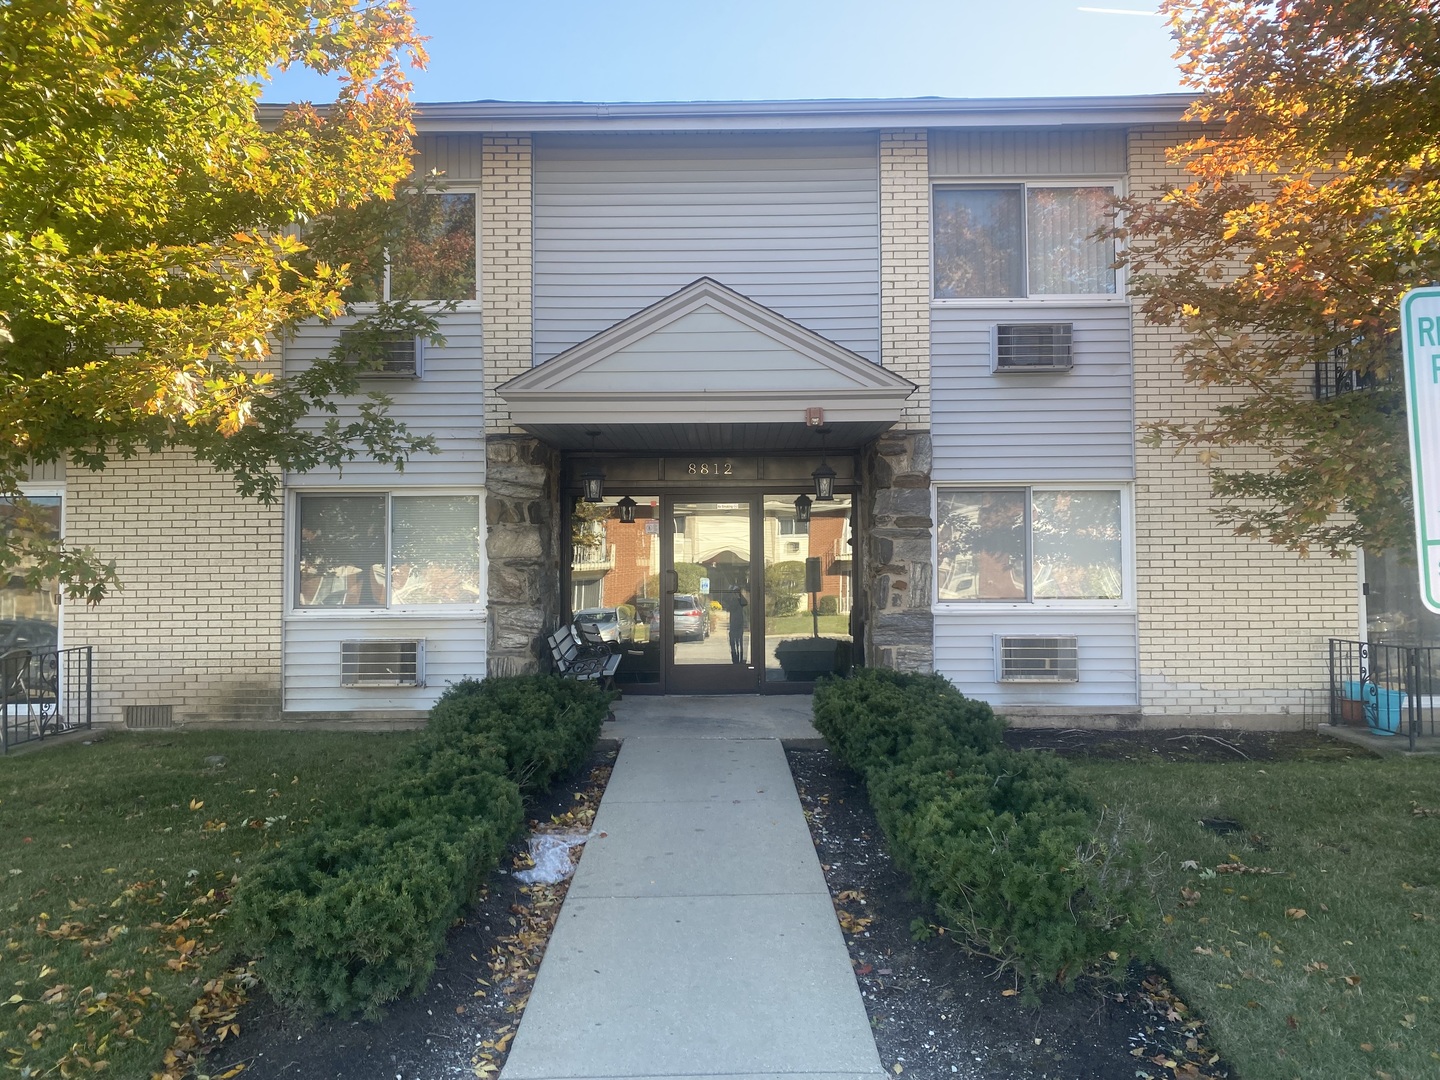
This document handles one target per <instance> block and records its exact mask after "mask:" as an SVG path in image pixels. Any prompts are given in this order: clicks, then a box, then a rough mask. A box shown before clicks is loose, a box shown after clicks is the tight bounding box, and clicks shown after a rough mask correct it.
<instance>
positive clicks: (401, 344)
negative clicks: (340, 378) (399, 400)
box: [359, 337, 425, 379]
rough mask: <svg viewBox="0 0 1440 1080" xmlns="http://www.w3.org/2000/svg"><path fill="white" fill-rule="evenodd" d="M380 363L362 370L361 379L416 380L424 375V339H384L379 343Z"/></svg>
mask: <svg viewBox="0 0 1440 1080" xmlns="http://www.w3.org/2000/svg"><path fill="white" fill-rule="evenodd" d="M380 348H381V356H380V363H379V365H378V366H376V367H366V368H365V369H364V370H362V371H361V372H360V373H359V374H360V378H362V379H418V378H420V377H421V376H423V375H424V374H425V339H424V338H422V337H393V338H385V339H384V340H383V341H382V342H381V343H380Z"/></svg>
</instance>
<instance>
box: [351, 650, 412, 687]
mask: <svg viewBox="0 0 1440 1080" xmlns="http://www.w3.org/2000/svg"><path fill="white" fill-rule="evenodd" d="M340 684H341V685H342V686H424V685H425V642H423V641H344V642H341V643H340Z"/></svg>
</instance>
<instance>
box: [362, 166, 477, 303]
mask: <svg viewBox="0 0 1440 1080" xmlns="http://www.w3.org/2000/svg"><path fill="white" fill-rule="evenodd" d="M397 198H398V199H400V200H402V201H403V202H404V203H405V214H404V222H403V226H402V229H401V233H400V236H399V238H398V239H397V240H394V241H392V242H391V243H390V244H389V246H388V248H387V249H386V250H385V255H384V258H383V259H376V264H379V265H383V266H384V270H383V271H382V272H381V273H380V274H379V275H378V276H376V277H375V278H374V279H372V280H368V281H356V282H354V283H353V284H352V285H351V286H350V288H348V289H347V290H346V292H345V299H346V300H350V301H355V302H360V303H363V302H366V301H371V302H373V301H377V300H382V301H392V300H419V301H424V300H474V299H475V278H476V273H475V265H476V264H475V252H476V243H475V240H476V232H475V227H476V226H475V204H476V196H475V193H474V192H473V191H445V192H426V193H424V194H415V193H411V194H408V195H405V194H402V195H399V196H397ZM372 250H375V249H372Z"/></svg>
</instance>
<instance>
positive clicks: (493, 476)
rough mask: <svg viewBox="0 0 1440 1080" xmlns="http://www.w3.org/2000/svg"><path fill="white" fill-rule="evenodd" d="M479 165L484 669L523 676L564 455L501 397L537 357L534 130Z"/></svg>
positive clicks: (546, 572) (544, 587)
mask: <svg viewBox="0 0 1440 1080" xmlns="http://www.w3.org/2000/svg"><path fill="white" fill-rule="evenodd" d="M481 162H482V166H481V186H480V298H481V302H482V304H483V318H484V321H485V525H486V530H485V532H486V536H485V553H486V560H487V566H488V570H489V574H488V579H487V580H488V583H489V585H488V593H489V595H488V602H489V603H488V610H489V621H488V625H489V631H488V639H489V640H488V647H487V650H486V666H487V669H488V671H489V673H490V674H491V675H522V674H531V673H534V672H537V671H541V670H544V666H545V663H546V661H545V658H544V657H543V656H542V655H541V639H542V637H543V636H544V634H545V632H546V631H547V630H548V629H550V628H551V627H553V626H554V625H555V624H556V622H557V620H558V618H559V612H560V492H559V477H560V455H559V453H558V452H557V451H556V450H554V449H553V448H551V447H548V446H546V445H545V444H543V443H541V442H540V441H539V440H538V439H534V438H532V437H530V436H529V435H526V434H524V433H523V432H521V431H519V429H517V428H516V427H515V426H514V425H513V424H512V423H511V422H510V414H509V411H508V410H507V409H506V407H505V402H504V401H503V400H501V398H500V396H499V395H498V394H497V393H496V388H497V387H498V386H500V384H501V383H504V382H506V381H507V380H509V379H513V378H514V377H515V376H517V375H520V374H523V373H524V372H526V371H529V370H530V365H531V363H532V341H533V312H532V305H531V281H532V265H533V264H532V258H531V252H532V237H533V229H532V212H531V187H532V177H533V169H532V158H531V142H530V136H528V135H494V136H490V135H487V136H485V139H484V142H483V145H482V153H481Z"/></svg>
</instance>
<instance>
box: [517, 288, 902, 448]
mask: <svg viewBox="0 0 1440 1080" xmlns="http://www.w3.org/2000/svg"><path fill="white" fill-rule="evenodd" d="M914 389H915V387H914V384H913V383H910V382H909V381H907V380H905V379H902V378H900V377H899V376H898V375H895V374H894V373H893V372H890V371H886V370H885V369H884V368H882V367H881V366H880V365H879V364H876V363H873V362H871V361H870V360H868V359H866V358H865V357H863V356H860V355H859V354H857V353H853V352H851V351H850V350H848V349H846V348H844V347H842V346H840V345H837V344H835V343H834V342H833V341H830V340H828V339H827V338H824V337H821V336H820V335H819V334H816V333H815V332H813V331H811V330H808V329H806V328H805V327H803V326H801V325H799V324H798V323H795V322H793V321H791V320H790V319H787V318H785V317H784V316H782V315H780V314H778V313H776V312H774V311H772V310H770V309H769V308H766V307H764V306H763V305H761V304H757V303H756V302H755V301H753V300H750V299H749V298H748V297H745V296H742V295H741V294H739V293H737V292H735V291H734V290H732V289H729V288H726V287H725V286H724V285H721V284H720V283H719V282H717V281H714V280H712V279H710V278H701V279H700V280H698V281H695V282H693V283H691V284H690V285H687V286H686V287H685V288H683V289H681V290H680V291H679V292H676V293H674V294H673V295H671V296H668V297H666V298H665V299H663V300H661V301H659V302H658V303H656V304H653V305H652V306H650V307H648V308H645V309H644V310H643V311H640V312H637V313H636V314H634V315H632V316H630V317H629V318H627V319H624V320H622V321H621V322H619V323H616V324H615V325H614V326H612V327H610V328H609V329H608V330H604V331H602V332H600V333H599V334H596V335H595V336H594V337H592V338H589V339H588V340H586V341H582V342H581V343H580V344H578V345H575V346H574V347H572V348H570V349H568V350H566V351H565V352H563V353H561V354H560V355H559V356H556V357H555V358H554V359H552V360H549V361H547V362H546V363H544V364H541V365H540V366H539V367H536V368H532V369H531V370H530V371H527V372H525V373H524V374H523V375H520V376H518V377H516V378H514V379H511V380H510V381H509V382H507V383H505V384H504V385H503V386H501V387H500V388H499V391H498V393H499V396H500V397H501V398H502V399H504V401H505V402H506V404H507V405H508V406H509V410H510V415H511V417H512V419H513V420H514V422H515V423H516V424H518V425H519V426H520V427H522V428H524V429H525V430H526V431H529V432H531V433H532V434H534V435H535V436H537V437H538V438H541V439H544V440H545V441H546V442H548V443H551V444H553V445H555V446H559V447H561V448H562V449H569V450H588V449H590V448H591V440H590V436H589V434H588V432H590V431H598V432H600V435H599V436H598V437H597V438H596V440H595V444H594V448H595V449H597V450H602V451H619V452H653V453H697V452H706V453H716V452H732V453H733V452H736V451H766V452H772V451H782V450H797V451H811V452H813V451H814V450H816V449H817V447H818V443H819V440H818V437H817V435H816V434H815V432H814V430H813V429H811V428H808V427H807V426H806V423H805V418H806V410H807V409H812V408H820V409H823V410H824V416H825V424H826V427H827V428H828V429H829V431H830V434H829V435H828V436H827V439H826V443H827V445H828V446H829V447H831V448H834V449H841V448H843V447H847V446H859V445H860V444H862V443H864V442H866V441H868V440H870V439H872V438H874V437H875V436H876V435H879V434H880V433H881V432H883V431H885V430H886V429H887V428H889V427H891V426H892V425H894V424H895V423H896V421H898V420H899V419H900V415H901V410H902V409H903V407H904V403H905V399H906V398H908V397H909V396H910V394H911V393H913V392H914Z"/></svg>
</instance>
